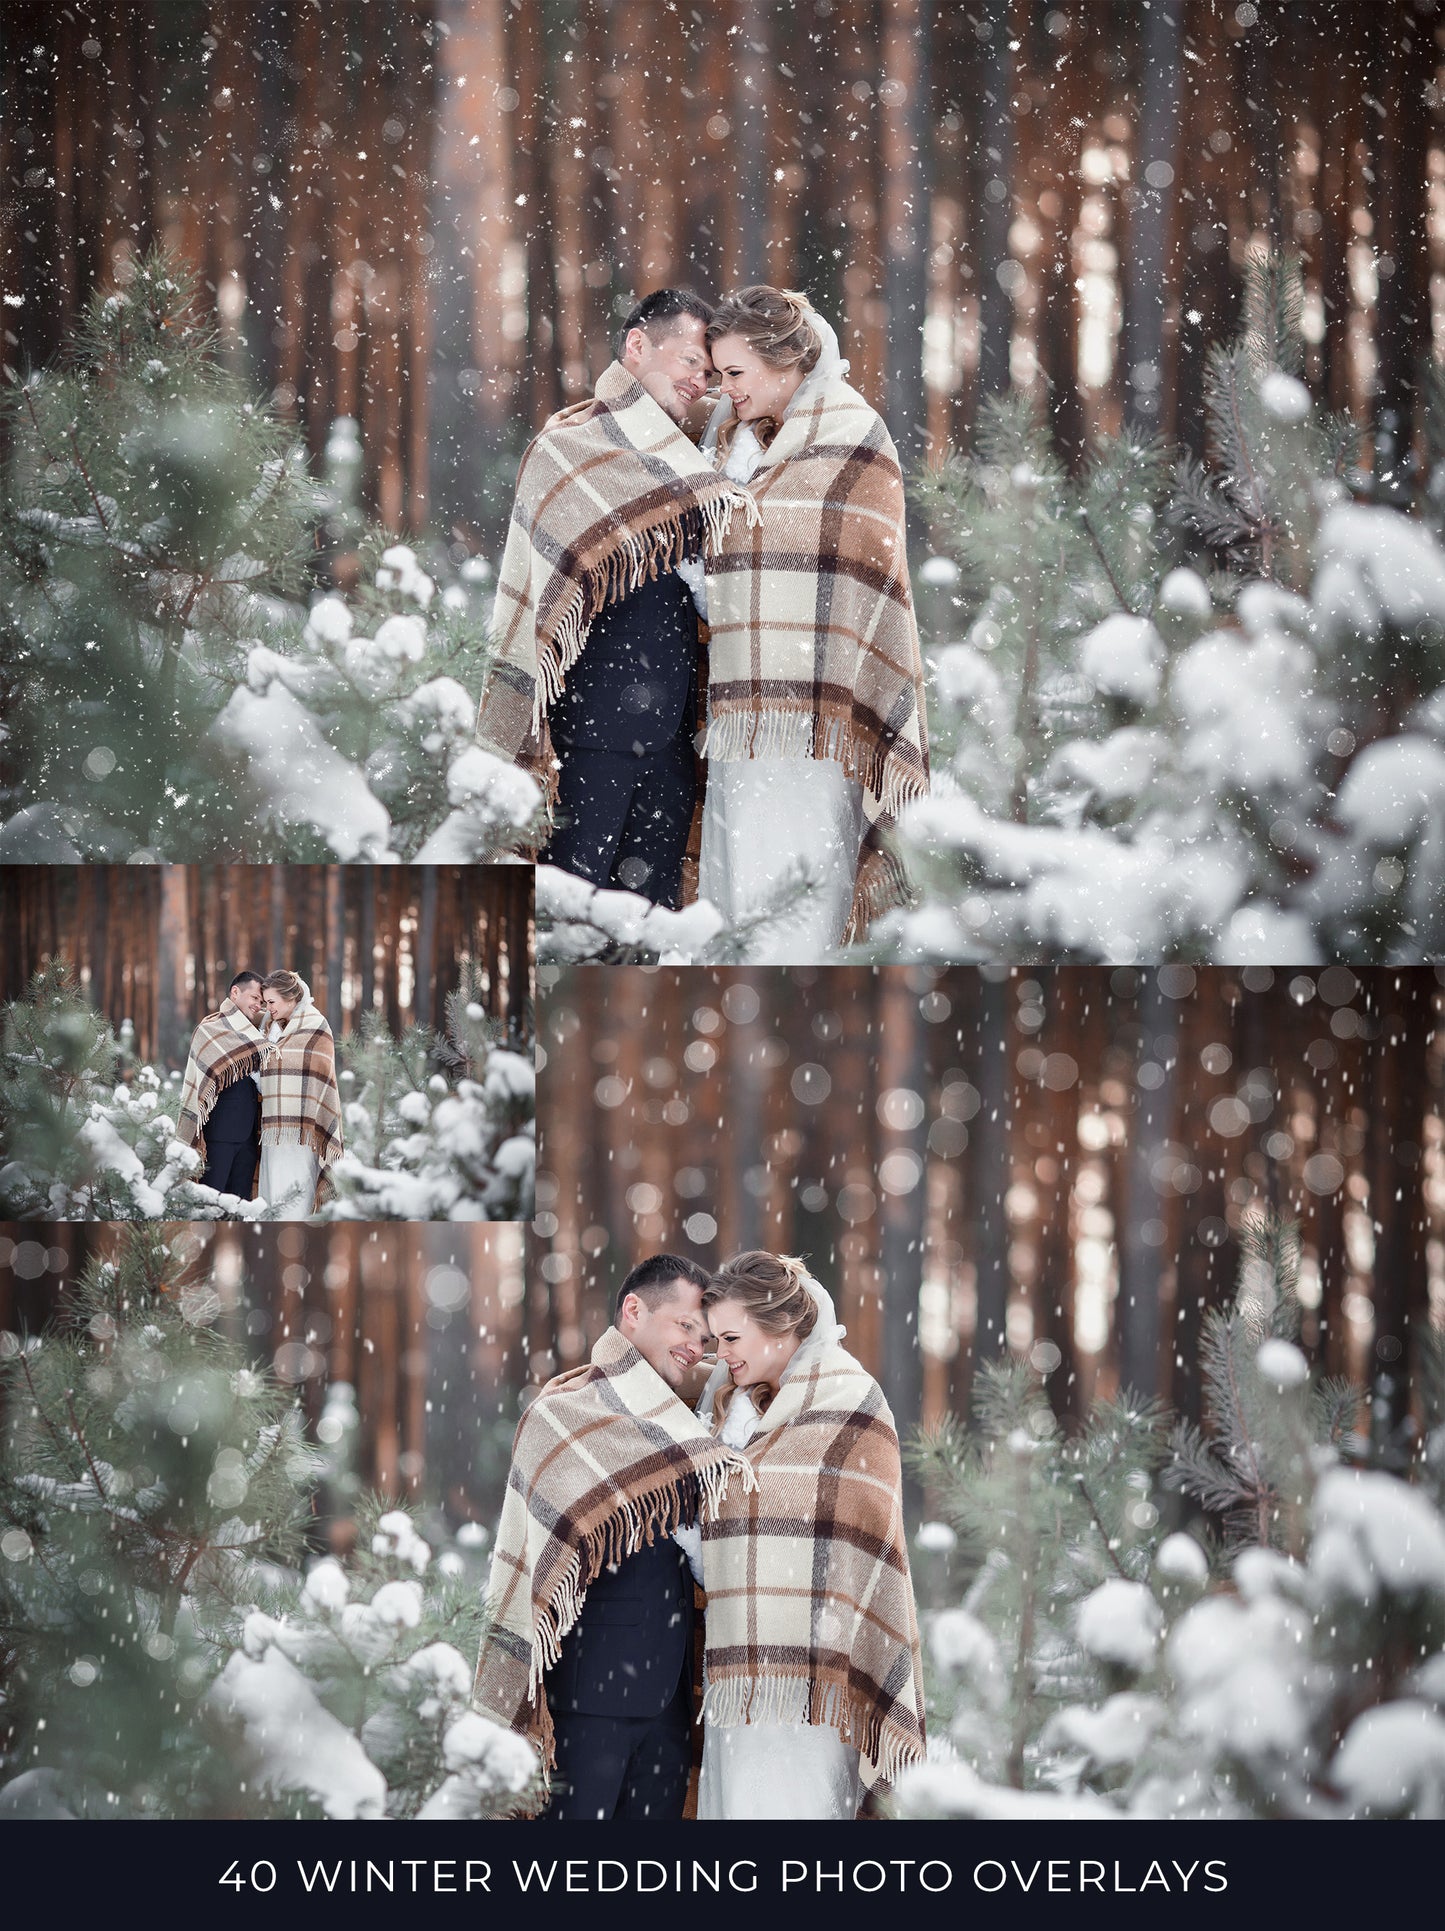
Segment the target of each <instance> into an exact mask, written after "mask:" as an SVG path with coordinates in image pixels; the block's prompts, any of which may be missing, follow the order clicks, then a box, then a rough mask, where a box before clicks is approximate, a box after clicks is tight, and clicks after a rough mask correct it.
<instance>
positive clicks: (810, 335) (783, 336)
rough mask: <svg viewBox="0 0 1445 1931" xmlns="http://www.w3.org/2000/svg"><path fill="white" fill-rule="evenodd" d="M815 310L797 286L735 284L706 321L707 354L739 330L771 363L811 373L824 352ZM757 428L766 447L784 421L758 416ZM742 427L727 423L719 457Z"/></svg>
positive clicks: (762, 358)
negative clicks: (815, 319) (811, 316)
mask: <svg viewBox="0 0 1445 1931" xmlns="http://www.w3.org/2000/svg"><path fill="white" fill-rule="evenodd" d="M811 313H812V308H811V305H810V304H809V301H808V298H807V296H806V295H803V294H800V293H799V291H798V290H797V289H795V288H769V286H768V284H767V283H766V282H755V283H754V284H753V286H752V287H751V288H738V289H734V291H733V293H732V294H731V295H724V297H723V299H722V300H721V302H719V303H718V305H717V307H716V308H715V309H714V310H713V317H712V320H711V321H710V322H709V323H708V325H707V347H708V354H709V355H711V354H712V351H713V346H714V344H715V343H718V342H721V340H722V339H723V337H724V336H725V335H740V336H741V337H742V339H743V340H744V342H746V343H747V345H748V347H749V348H750V349H751V350H752V352H753V354H754V355H755V356H756V357H757V358H758V360H759V361H760V362H762V363H764V364H766V366H767V367H768V368H770V369H796V370H797V371H798V372H799V374H800V375H807V374H808V373H809V372H810V371H811V370H813V369H815V368H816V367H817V366H818V358H819V356H821V355H822V353H823V338H822V337H821V336H820V335H819V333H818V331H817V330H816V329H815V328H814V327H813V325H812V323H811V322H810V321H809V320H808V317H809V316H810V315H811ZM752 429H753V434H754V435H755V436H756V437H757V439H758V441H759V442H760V443H761V444H762V446H763V448H764V449H766V448H767V446H768V444H769V443H770V442H771V441H772V440H773V438H774V436H776V435H777V433H778V429H779V423H778V421H777V419H776V417H773V416H759V418H758V419H757V421H756V422H755V423H754V424H753V425H752ZM737 430H738V424H737V420H736V418H734V419H733V420H731V421H729V422H726V423H724V424H723V427H722V429H721V431H720V432H719V435H718V439H717V446H718V456H719V459H725V458H726V456H727V453H728V450H729V448H730V447H731V445H732V439H733V437H734V436H735V435H736V434H737Z"/></svg>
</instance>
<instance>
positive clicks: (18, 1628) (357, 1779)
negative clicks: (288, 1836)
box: [0, 1228, 537, 1819]
mask: <svg viewBox="0 0 1445 1931" xmlns="http://www.w3.org/2000/svg"><path fill="white" fill-rule="evenodd" d="M222 1306H223V1303H222V1299H221V1296H220V1295H219V1294H218V1293H216V1292H215V1291H214V1289H213V1288H212V1287H211V1286H210V1284H209V1283H207V1282H205V1281H199V1280H197V1279H196V1277H195V1273H194V1269H193V1267H192V1265H191V1263H190V1260H189V1250H188V1246H187V1244H186V1243H184V1242H178V1243H176V1245H175V1246H174V1247H172V1248H168V1247H167V1246H166V1245H165V1243H164V1242H163V1240H162V1238H161V1235H160V1233H159V1231H158V1230H157V1229H154V1228H136V1229H129V1230H127V1232H126V1234H125V1236H124V1238H123V1239H122V1240H121V1242H120V1243H119V1244H118V1246H117V1248H116V1257H115V1259H114V1261H107V1262H104V1263H96V1264H94V1265H92V1267H91V1268H90V1269H89V1270H88V1271H87V1273H86V1275H85V1276H84V1277H83V1279H82V1280H81V1282H80V1283H79V1284H78V1285H77V1286H76V1287H75V1288H74V1289H73V1290H70V1291H69V1293H68V1297H67V1301H66V1305H65V1312H64V1318H63V1320H61V1321H60V1322H57V1323H54V1324H52V1326H51V1328H50V1329H49V1330H47V1332H46V1333H45V1334H44V1335H43V1336H41V1337H40V1338H39V1339H35V1340H30V1341H21V1340H20V1339H19V1338H18V1337H16V1336H14V1335H6V1336H3V1337H0V1393H3V1395H4V1396H5V1397H6V1399H5V1401H4V1404H3V1407H0V1416H3V1421H4V1431H5V1432H4V1438H3V1449H4V1453H3V1455H0V1628H3V1630H4V1634H5V1658H4V1660H5V1665H6V1695H5V1697H4V1699H3V1700H0V1817H8V1818H20V1817H24V1818H35V1817H40V1816H50V1817H196V1816H211V1817H298V1816H326V1817H336V1818H343V1817H352V1818H371V1817H414V1816H428V1817H453V1818H470V1819H477V1818H483V1817H493V1816H500V1815H505V1814H507V1813H508V1812H509V1811H511V1810H512V1809H513V1808H515V1807H517V1805H518V1803H519V1800H520V1799H521V1798H522V1797H523V1795H524V1793H526V1792H527V1790H528V1789H529V1787H530V1785H531V1784H532V1782H533V1779H534V1778H535V1776H536V1774H537V1766H536V1761H535V1758H534V1756H533V1754H532V1751H531V1749H530V1748H529V1746H528V1745H527V1744H526V1743H525V1742H523V1741H522V1740H521V1739H519V1738H518V1737H516V1736H514V1735H513V1734H512V1733H511V1732H509V1731H506V1730H503V1729H501V1728H500V1727H499V1726H497V1725H496V1724H493V1723H491V1722H489V1721H488V1720H487V1719H485V1718H483V1717H481V1716H480V1715H478V1713H477V1712H475V1711H474V1710H473V1709H472V1708H471V1679H472V1669H473V1666H474V1664H475V1659H476V1656H477V1653H478V1650H479V1647H480V1643H481V1639H482V1635H483V1631H484V1627H485V1614H484V1611H483V1610H482V1607H481V1603H482V1591H481V1587H480V1583H481V1561H480V1556H481V1545H483V1544H484V1543H485V1536H484V1535H482V1534H481V1533H480V1532H479V1531H477V1530H476V1529H475V1528H471V1527H469V1526H465V1525H464V1527H463V1528H462V1529H461V1530H460V1531H459V1532H458V1534H457V1537H456V1542H455V1546H448V1547H441V1548H440V1549H438V1550H434V1548H433V1546H432V1542H431V1541H430V1540H428V1538H427V1537H424V1536H423V1535H422V1534H421V1533H420V1532H419V1530H418V1527H417V1523H416V1522H415V1520H414V1519H413V1517H412V1516H411V1514H410V1513H409V1512H408V1511H406V1510H404V1509H399V1508H396V1507H391V1506H388V1505H386V1504H381V1503H373V1504H369V1505H368V1504H363V1505H362V1507H361V1509H360V1511H359V1524H358V1527H359V1534H358V1537H357V1543H356V1553H355V1554H354V1555H353V1556H351V1557H350V1558H348V1559H347V1560H346V1561H345V1562H343V1561H341V1560H339V1559H336V1558H333V1557H330V1556H323V1557H321V1558H319V1559H317V1558H315V1557H314V1556H313V1557H312V1558H311V1559H310V1561H309V1566H308V1567H307V1569H306V1571H305V1573H304V1575H303V1574H301V1573H298V1572H297V1569H296V1568H295V1567H294V1566H293V1565H295V1564H297V1563H298V1562H299V1561H300V1560H301V1559H302V1556H303V1543H304V1538H305V1537H306V1536H307V1535H309V1534H313V1533H314V1529H315V1518H314V1493H315V1490H316V1486H317V1482H318V1478H320V1477H322V1476H323V1475H329V1476H330V1478H331V1479H333V1480H334V1470H331V1471H328V1470H327V1469H326V1468H325V1466H324V1458H323V1455H321V1454H318V1453H317V1452H316V1450H314V1449H313V1448H312V1447H311V1446H310V1445H309V1444H308V1443H307V1442H306V1440H305V1437H304V1422H303V1418H302V1413H301V1409H300V1407H299V1405H298V1404H297V1402H296V1400H295V1398H294V1395H292V1394H291V1393H290V1392H289V1391H286V1390H283V1389H282V1388H281V1387H279V1386H278V1385H277V1384H276V1382H275V1381H274V1380H273V1379H272V1378H271V1376H270V1375H269V1374H268V1373H267V1372H266V1371H265V1369H264V1368H263V1367H262V1366H261V1365H260V1364H258V1363H256V1362H255V1361H253V1360H252V1359H251V1358H250V1356H249V1355H248V1353H247V1352H246V1350H245V1349H244V1348H243V1347H241V1346H239V1345H237V1344H235V1343H232V1342H230V1341H228V1340H227V1339H225V1337H224V1335H223V1334H222V1333H221V1332H220V1331H219V1318H220V1315H221V1312H222ZM344 1407H345V1404H344V1403H340V1402H338V1403H331V1402H329V1403H328V1407H327V1414H328V1415H332V1416H333V1417H334V1416H335V1415H336V1414H338V1413H339V1412H340V1410H341V1409H343V1408H344ZM324 1420H325V1417H323V1423H324ZM318 1432H319V1433H322V1435H323V1440H325V1439H326V1431H325V1430H324V1428H323V1429H322V1430H319V1431H318ZM330 1432H331V1434H332V1435H333V1436H335V1437H336V1439H338V1440H339V1439H341V1437H342V1436H344V1434H345V1429H344V1427H343V1428H342V1429H341V1431H340V1433H339V1434H338V1432H337V1431H336V1430H334V1429H333V1430H332V1431H330ZM348 1501H349V1503H350V1504H351V1505H353V1506H354V1502H355V1498H354V1496H353V1497H349V1498H348ZM428 1535H429V1536H433V1535H434V1531H433V1530H431V1529H430V1527H429V1529H428Z"/></svg>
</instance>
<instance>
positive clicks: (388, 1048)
mask: <svg viewBox="0 0 1445 1931" xmlns="http://www.w3.org/2000/svg"><path fill="white" fill-rule="evenodd" d="M446 1010H447V1019H448V1031H447V1035H446V1037H444V1038H438V1036H437V1035H436V1034H435V1033H433V1032H432V1031H431V1030H430V1028H428V1027H424V1026H412V1027H409V1028H408V1029H407V1031H406V1032H405V1033H404V1034H403V1035H402V1037H401V1038H400V1039H395V1038H393V1037H392V1035H391V1034H390V1033H389V1032H388V1031H387V1030H386V1026H385V1022H384V1021H383V1020H382V1019H381V1017H380V1015H379V1014H372V1013H368V1014H366V1015H364V1016H363V1019H362V1026H361V1034H360V1040H359V1042H356V1041H354V1040H353V1041H348V1042H347V1044H346V1048H345V1059H346V1067H345V1070H344V1072H343V1075H342V1096H343V1112H344V1116H345V1119H346V1125H347V1135H348V1144H347V1151H346V1153H345V1154H344V1155H343V1156H342V1158H341V1159H340V1160H339V1161H337V1163H336V1165H335V1166H334V1167H333V1168H332V1169H331V1170H330V1178H331V1187H332V1197H331V1199H330V1200H329V1201H328V1203H327V1205H326V1207H325V1209H324V1212H325V1215H326V1217H327V1218H329V1219H336V1220H378V1219H380V1220H397V1219H403V1220H478V1219H486V1220H521V1219H528V1218H530V1216H531V1213H532V1203H533V1194H534V1177H535V1169H536V1124H535V1119H536V1071H535V1068H534V1065H533V1061H532V1043H531V1038H530V1034H527V1035H526V1036H525V1037H522V1036H518V1037H517V1042H516V1043H517V1045H518V1046H520V1047H521V1048H523V1050H520V1051H518V1050H514V1049H513V1048H512V1047H511V1046H510V1045H507V1044H504V1043H502V1042H503V1037H504V1034H503V1029H502V1028H501V1027H499V1026H498V1025H497V1024H496V1023H495V1022H493V1021H492V1020H490V1019H489V1018H488V1016H487V1013H486V1010H485V1007H484V1006H483V1005H482V1003H481V1001H480V998H479V997H478V995H477V989H476V986H475V984H474V982H473V978H472V975H470V974H468V975H466V977H465V978H464V981H463V984H462V986H461V987H460V988H459V989H458V990H457V991H456V992H455V993H453V994H452V995H450V996H449V997H448V1000H447V1007H446ZM519 1023H521V1024H525V1023H526V1021H525V1019H524V1020H523V1021H521V1022H519Z"/></svg>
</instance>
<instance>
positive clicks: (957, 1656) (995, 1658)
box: [928, 1609, 1008, 1710]
mask: <svg viewBox="0 0 1445 1931" xmlns="http://www.w3.org/2000/svg"><path fill="white" fill-rule="evenodd" d="M928 1648H929V1651H930V1653H931V1655H932V1657H933V1660H934V1663H935V1664H936V1665H937V1667H938V1668H939V1669H940V1670H942V1671H944V1672H945V1674H949V1675H954V1676H962V1677H963V1678H964V1679H965V1680H966V1681H967V1683H968V1685H969V1687H970V1688H971V1689H972V1690H973V1692H974V1694H975V1695H976V1696H977V1697H978V1699H979V1701H980V1702H981V1703H982V1704H983V1706H984V1708H985V1709H989V1710H1000V1709H1002V1708H1003V1705H1004V1703H1005V1701H1006V1700H1007V1696H1008V1687H1007V1684H1006V1682H1005V1678H1004V1669H1003V1663H1002V1660H1001V1659H1000V1656H999V1652H998V1644H997V1643H996V1642H995V1641H994V1639H993V1635H992V1633H991V1632H990V1630H989V1629H988V1628H987V1626H986V1625H985V1624H983V1623H981V1622H980V1621H979V1619H978V1617H977V1616H974V1615H971V1614H970V1613H969V1611H968V1610H966V1609H943V1610H940V1611H939V1613H938V1614H937V1615H936V1616H934V1617H933V1618H932V1619H931V1621H930V1623H929V1625H928Z"/></svg>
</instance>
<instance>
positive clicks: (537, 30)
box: [506, 6, 563, 432]
mask: <svg viewBox="0 0 1445 1931" xmlns="http://www.w3.org/2000/svg"><path fill="white" fill-rule="evenodd" d="M506 24H507V64H508V66H509V68H510V69H511V71H512V73H513V74H514V75H515V76H516V83H517V93H518V94H519V95H520V97H521V98H520V102H519V105H518V107H517V110H516V148H515V156H516V175H517V182H518V187H519V192H520V195H521V197H522V198H521V200H520V202H519V206H520V208H521V210H522V214H521V220H522V225H523V237H524V246H525V253H526V261H527V333H526V349H525V361H524V364H523V369H522V395H521V407H522V417H523V421H524V423H525V424H526V426H527V428H528V430H529V431H533V432H535V431H536V430H538V429H540V428H541V426H542V424H543V422H544V421H545V420H546V418H547V417H548V416H550V415H551V414H552V412H553V411H554V410H556V409H560V408H561V406H562V401H563V396H562V379H561V371H560V370H559V368H558V366H557V357H556V355H555V353H554V346H555V342H556V336H557V308H558V297H557V262H556V256H555V254H554V253H553V237H554V231H555V227H556V219H557V210H556V207H555V204H554V201H553V196H552V175H551V163H550V158H549V156H550V149H551V143H552V141H553V139H554V122H553V101H552V93H553V84H554V83H553V75H552V40H551V36H550V34H549V33H548V30H547V29H548V23H547V20H546V18H545V10H544V9H543V8H542V7H541V6H530V7H521V8H518V9H516V10H515V11H509V12H508V14H507V23H506Z"/></svg>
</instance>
